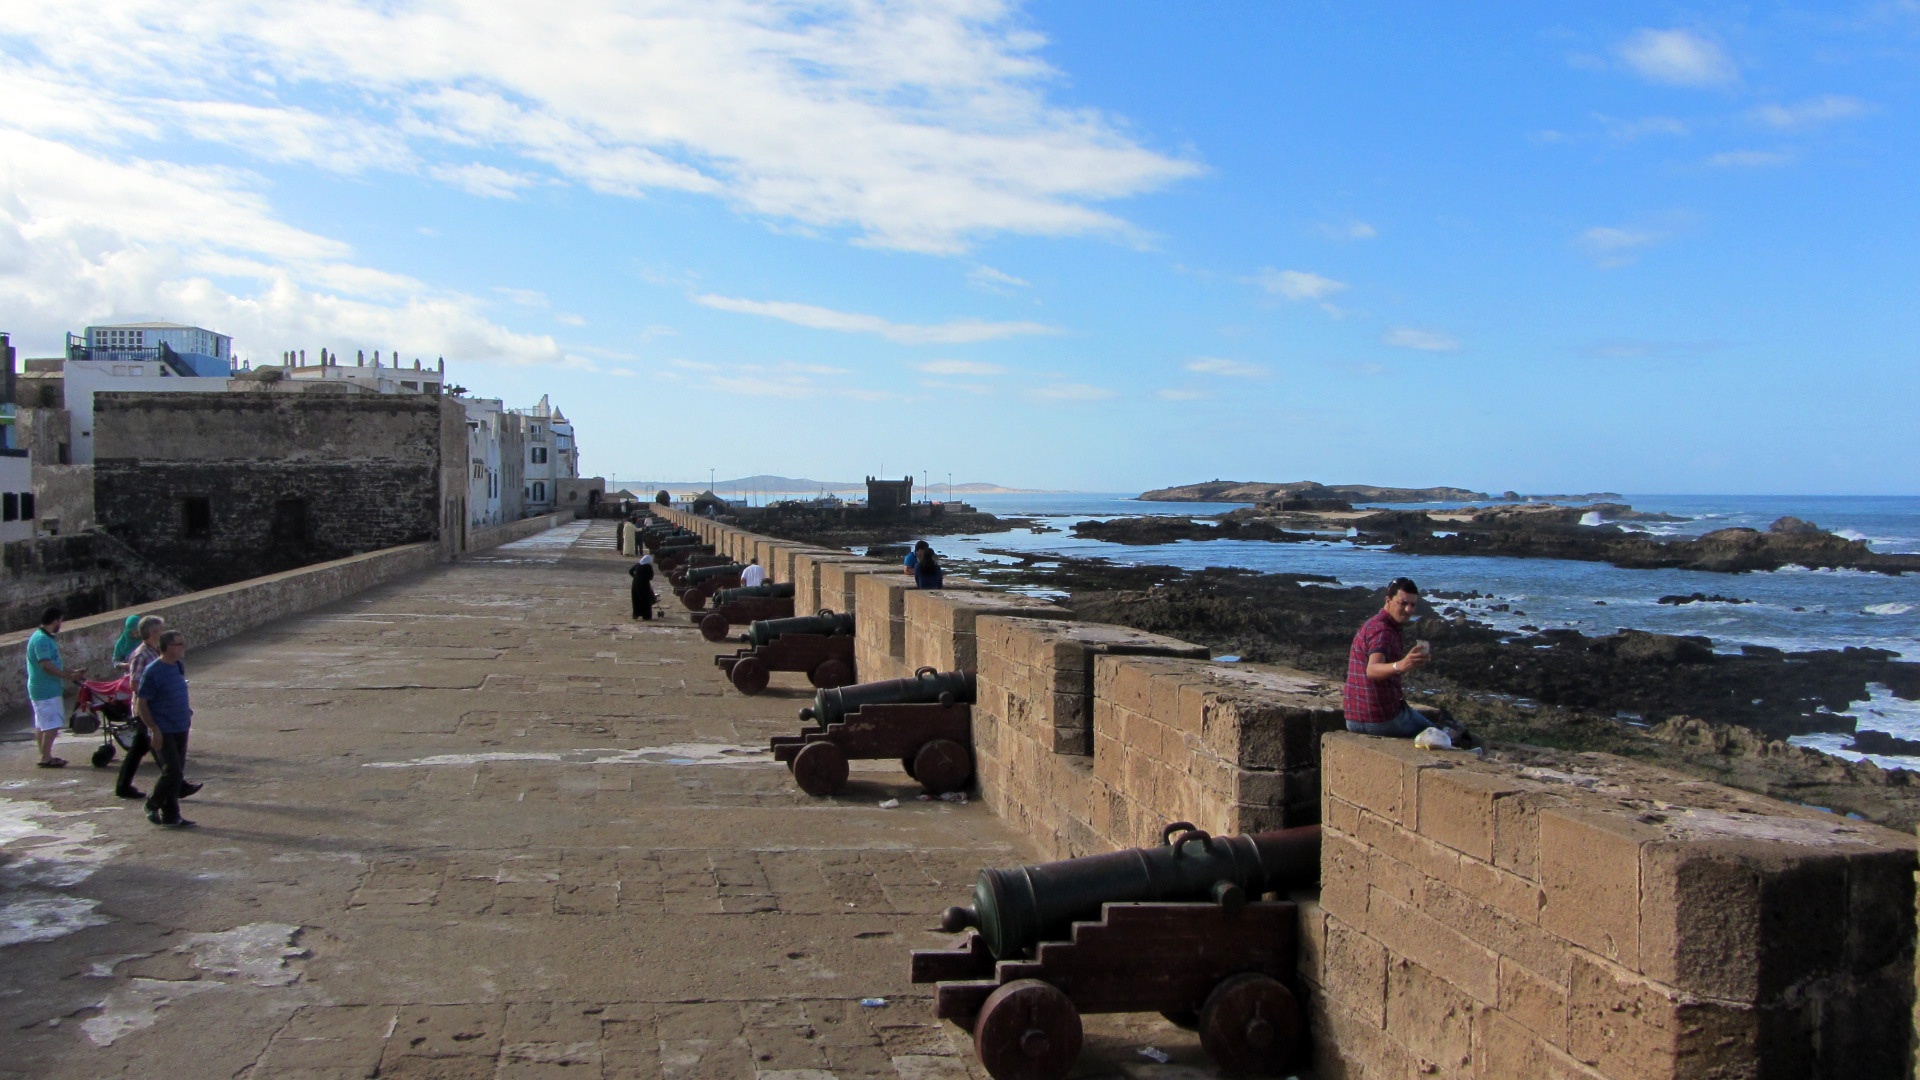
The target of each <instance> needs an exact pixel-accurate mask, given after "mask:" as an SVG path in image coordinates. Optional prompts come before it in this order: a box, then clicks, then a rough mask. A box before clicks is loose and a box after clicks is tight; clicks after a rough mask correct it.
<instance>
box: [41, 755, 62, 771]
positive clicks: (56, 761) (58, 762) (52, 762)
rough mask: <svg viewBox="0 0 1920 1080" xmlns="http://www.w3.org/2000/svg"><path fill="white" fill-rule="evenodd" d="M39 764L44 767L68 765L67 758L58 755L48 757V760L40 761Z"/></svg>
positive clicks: (58, 767) (51, 767)
mask: <svg viewBox="0 0 1920 1080" xmlns="http://www.w3.org/2000/svg"><path fill="white" fill-rule="evenodd" d="M39 765H40V767H41V768H43V769H64V768H66V767H67V759H66V758H57V757H56V758H48V759H47V760H45V761H42V762H40V763H39Z"/></svg>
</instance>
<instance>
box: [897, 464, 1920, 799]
mask: <svg viewBox="0 0 1920 1080" xmlns="http://www.w3.org/2000/svg"><path fill="white" fill-rule="evenodd" d="M936 497H937V495H936ZM965 501H966V502H968V503H970V504H972V505H974V506H976V507H978V508H980V509H981V510H985V511H988V512H990V513H993V514H996V515H999V516H1002V517H1006V516H1021V517H1032V518H1035V519H1036V520H1037V522H1038V524H1039V525H1041V526H1042V528H1043V529H1057V530H1059V531H1057V532H1049V531H1034V530H1028V529H1015V530H1012V531H1010V532H1003V533H989V534H982V535H979V536H971V535H969V536H964V537H957V536H945V537H938V538H936V539H935V540H934V546H935V550H937V551H939V552H940V553H941V554H942V555H943V556H945V557H946V558H947V559H948V560H949V561H957V562H959V563H962V564H966V563H972V564H975V565H976V566H979V567H980V568H981V569H982V570H986V571H987V572H988V573H987V576H989V577H990V576H991V570H990V568H991V567H992V566H993V565H996V564H1002V565H1004V564H1009V563H1012V562H1013V561H1014V560H1012V559H1009V558H1006V557H1003V556H998V555H991V554H988V553H987V552H986V551H985V550H983V549H988V548H994V549H1000V550H1005V551H1018V552H1023V553H1031V554H1035V555H1047V554H1053V555H1061V556H1071V557H1074V558H1102V559H1107V560H1110V561H1112V562H1115V563H1123V564H1130V565H1146V564H1160V565H1167V566H1177V567H1180V568H1183V569H1201V568H1204V567H1209V566H1220V567H1239V568H1244V569H1248V570H1257V571H1260V572H1263V573H1282V574H1320V575H1326V576H1329V577H1332V578H1335V579H1337V580H1338V581H1339V582H1340V583H1341V584H1343V585H1366V586H1380V585H1384V584H1385V583H1386V582H1387V581H1389V580H1391V579H1393V578H1395V577H1398V576H1401V575H1405V576H1407V577H1411V578H1413V579H1414V580H1415V581H1417V582H1419V584H1420V587H1421V589H1422V590H1424V591H1429V592H1445V593H1480V594H1483V595H1482V598H1481V599H1475V600H1466V601H1450V602H1449V603H1451V604H1454V605H1456V606H1459V607H1461V608H1463V609H1465V610H1466V611H1467V612H1468V613H1469V615H1470V617H1472V618H1474V619H1476V620H1478V621H1480V622H1483V623H1486V624H1488V625H1491V626H1494V627H1497V628H1500V629H1503V630H1511V631H1515V632H1519V631H1520V627H1522V626H1530V627H1537V628H1540V629H1557V628H1568V629H1574V630H1579V631H1581V632H1582V633H1585V634H1608V633H1612V632H1614V631H1615V630H1618V629H1621V628H1627V627H1631V628H1633V629H1637V630H1650V631H1654V632H1657V633H1663V634H1697V635H1704V636H1706V637H1708V638H1711V639H1712V640H1713V644H1714V648H1715V649H1716V650H1717V651H1720V652H1729V653H1734V652H1738V651H1739V650H1740V647H1741V646H1742V645H1770V646H1773V647H1775V648H1780V649H1785V650H1788V651H1803V650H1810V649H1840V648H1846V647H1848V646H1855V647H1866V648H1876V649H1887V650H1890V651H1892V652H1895V653H1899V654H1901V655H1902V656H1903V657H1904V658H1906V659H1920V576H1907V577H1893V576H1890V575H1886V574H1874V573H1867V572H1864V571H1857V570H1804V569H1800V568H1788V569H1784V570H1779V571H1774V572H1771V573H1768V572H1757V573H1747V574H1715V573H1708V572H1705V571H1696V570H1623V569H1620V568H1618V567H1615V566H1612V565H1609V564H1607V563H1595V562H1578V561H1571V560H1562V559H1514V558H1488V557H1463V556H1434V555H1400V554H1395V553H1393V552H1391V551H1387V550H1385V549H1384V548H1379V547H1371V546H1360V545H1355V544H1351V543H1348V542H1347V541H1346V540H1345V539H1344V538H1339V537H1330V538H1329V539H1328V540H1326V541H1324V542H1306V543H1268V542H1260V541H1235V540H1212V541H1193V540H1182V541H1178V542H1175V543H1172V544H1159V545H1152V546H1144V547H1142V546H1128V545H1123V544H1114V543H1108V542H1106V541H1101V540H1083V539H1079V538H1077V537H1075V536H1074V535H1073V534H1072V531H1071V530H1072V526H1073V524H1074V523H1075V522H1079V521H1084V520H1087V519H1089V518H1113V517H1120V516H1128V515H1143V514H1145V515H1175V516H1185V517H1193V518H1201V517H1205V516H1207V515H1211V514H1218V513H1223V512H1225V511H1228V510H1234V509H1239V508H1241V507H1242V506H1244V505H1245V504H1242V503H1149V502H1139V501H1136V500H1135V499H1134V498H1133V497H1132V495H1131V494H1101V493H1067V494H1036V495H1017V494H1009V495H974V496H968V497H966V499H965ZM1619 501H1622V502H1625V503H1628V504H1629V505H1631V506H1632V507H1633V508H1634V509H1636V510H1645V511H1660V512H1662V513H1666V514H1671V515H1674V516H1678V517H1683V518H1685V519H1686V520H1684V521H1680V522H1671V523H1669V522H1648V523H1625V524H1626V525H1627V527H1629V528H1635V529H1640V530H1643V531H1646V532H1649V533H1653V534H1655V535H1660V536H1697V535H1700V534H1701V533H1706V532H1710V531H1712V530H1714V529H1724V528H1730V527H1733V526H1748V527H1752V528H1758V529H1765V528H1766V527H1767V526H1768V525H1769V524H1771V523H1772V522H1773V521H1774V520H1776V519H1778V518H1780V517H1783V516H1787V515H1792V516H1794V517H1798V518H1802V519H1804V520H1806V521H1810V522H1813V523H1814V524H1816V525H1818V526H1820V527H1821V528H1823V529H1827V530H1830V531H1832V532H1834V533H1836V534H1838V535H1841V536H1846V537H1849V538H1851V539H1858V540H1865V541H1866V542H1867V543H1868V545H1869V546H1870V547H1871V548H1872V549H1873V550H1875V551H1880V552H1888V553H1896V552H1920V498H1913V497H1845V496H1788V495H1765V496H1746V495H1724V496H1717V495H1626V496H1623V497H1622V499H1621V500H1619ZM1369 505H1374V504H1369ZM1377 505H1383V506H1385V505H1392V506H1393V507H1394V508H1395V509H1446V508H1451V507H1454V506H1458V505H1460V504H1439V503H1421V504H1377ZM957 569H961V570H964V569H965V567H964V566H962V567H957ZM1696 592H1697V593H1705V594H1707V595H1709V596H1712V595H1716V594H1717V595H1720V596H1726V597H1732V598H1735V599H1739V600H1747V601H1751V602H1750V603H1744V604H1726V603H1693V604H1684V605H1665V604H1660V603H1657V601H1658V600H1659V598H1660V597H1662V596H1672V595H1679V596H1687V595H1691V594H1693V593H1696ZM1500 606H1505V607H1506V608H1507V610H1505V611H1499V610H1495V609H1496V608H1497V607H1500ZM1871 694H1872V696H1871V697H1870V698H1869V699H1864V700H1862V701H1859V702H1855V703H1854V704H1853V706H1852V707H1851V708H1850V709H1849V710H1848V712H1849V714H1850V715H1852V716H1854V717H1855V718H1856V720H1857V721H1858V724H1857V726H1858V727H1860V728H1861V729H1865V730H1874V731H1884V732H1887V733H1889V734H1892V735H1895V736H1898V737H1900V738H1904V739H1916V740H1920V702H1915V701H1905V700H1902V699H1900V698H1896V697H1894V696H1893V694H1892V693H1891V692H1890V691H1889V690H1888V689H1887V688H1886V687H1883V686H1879V685H1878V684H1876V685H1874V686H1873V687H1872V688H1871ZM1847 741H1848V740H1847V739H1846V737H1845V736H1840V735H1810V736H1802V737H1798V738H1796V739H1794V742H1795V743H1797V744H1800V745H1805V746H1812V747H1816V748H1818V749H1821V750H1825V751H1828V752H1830V753H1837V754H1839V755H1840V756H1842V757H1846V758H1849V759H1853V760H1860V759H1862V758H1863V757H1870V758H1871V759H1872V760H1874V761H1876V762H1879V763H1880V764H1881V765H1883V766H1887V767H1895V768H1910V769H1920V757H1904V756H1899V755H1861V754H1856V753H1852V752H1848V751H1842V750H1841V749H1840V748H1841V747H1842V746H1844V745H1846V743H1847Z"/></svg>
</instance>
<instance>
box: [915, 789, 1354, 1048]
mask: <svg viewBox="0 0 1920 1080" xmlns="http://www.w3.org/2000/svg"><path fill="white" fill-rule="evenodd" d="M1176 834H1177V835H1176ZM1162 837H1163V841H1164V843H1163V844H1162V846H1160V847H1158V848H1136V849H1130V850H1127V851H1120V852H1112V853H1110V854H1106V855H1094V856H1088V857H1086V858H1082V859H1069V860H1065V861H1062V862H1057V863H1047V864H1042V865H1040V866H1033V867H1023V868H1021V869H1019V870H1013V871H1006V870H984V871H982V872H981V875H980V882H979V884H978V885H977V886H976V887H975V890H974V898H975V906H974V907H973V908H971V909H968V908H952V909H949V910H948V912H947V913H946V915H945V917H943V919H942V926H943V927H944V928H945V929H948V930H951V931H958V930H962V929H965V928H966V927H968V926H975V927H978V929H977V930H976V931H974V932H972V933H969V934H968V936H967V938H966V939H965V940H964V941H963V942H962V943H961V944H960V946H959V947H958V948H954V949H929V950H916V951H915V952H914V953H913V959H912V965H913V966H912V978H913V981H914V982H916V983H934V984H936V986H935V988H934V1015H935V1016H936V1017H938V1018H939V1019H942V1020H949V1021H952V1022H953V1023H955V1024H957V1025H959V1026H960V1027H962V1028H964V1029H966V1030H967V1031H968V1032H970V1033H971V1034H972V1036H973V1045H974V1050H975V1051H976V1052H977V1053H978V1054H979V1056H980V1062H981V1064H983V1065H984V1066H986V1069H987V1072H988V1073H989V1074H990V1075H991V1076H993V1077H994V1080H1062V1078H1064V1077H1065V1076H1067V1074H1068V1073H1069V1072H1070V1071H1071V1070H1072V1068H1073V1065H1074V1062H1075V1060H1076V1059H1078V1058H1079V1056H1080V1049H1081V1045H1082V1040H1083V1034H1082V1029H1081V1024H1080V1017H1081V1016H1082V1015H1085V1014H1092V1013H1118V1012H1158V1013H1161V1014H1162V1015H1164V1016H1166V1017H1167V1019H1169V1020H1172V1021H1173V1022H1174V1023H1176V1024H1180V1025H1181V1026H1183V1027H1190V1028H1197V1029H1198V1030H1199V1033H1200V1045H1201V1048H1202V1049H1203V1050H1204V1051H1205V1052H1206V1054H1207V1056H1209V1057H1211V1058H1212V1059H1213V1060H1214V1062H1215V1063H1217V1064H1218V1065H1219V1066H1220V1067H1221V1068H1222V1069H1223V1070H1225V1071H1227V1072H1230V1073H1254V1074H1267V1075H1284V1074H1285V1073H1286V1072H1288V1071H1290V1070H1294V1069H1297V1068H1299V1067H1301V1066H1302V1065H1304V1064H1305V1062H1306V1059H1307V1056H1308V1042H1307V1035H1306V1021H1305V1013H1304V1010H1303V1009H1302V1007H1301V998H1300V993H1299V989H1298V983H1297V977H1296V974H1295V971H1296V958H1297V954H1298V937H1299V912H1298V910H1297V908H1296V907H1295V905H1293V904H1292V903H1289V902H1286V901H1282V900H1257V899H1256V900H1249V899H1248V898H1249V897H1250V896H1255V897H1257V896H1260V895H1262V894H1265V893H1270V892H1277V891H1279V890H1282V889H1285V888H1289V887H1292V886H1293V885H1297V884H1310V883H1311V882H1312V881H1315V880H1318V876H1319V865H1318V862H1319V846H1320V845H1319V828H1318V826H1308V827H1306V828H1303V829H1287V830H1281V831H1278V832H1272V833H1259V834H1255V835H1253V836H1238V837H1210V836H1208V835H1207V834H1206V833H1204V832H1201V831H1199V830H1197V829H1194V828H1193V827H1192V826H1191V825H1190V824H1188V823H1187V822H1176V823H1174V824H1172V825H1169V826H1167V828H1166V830H1165V831H1164V832H1163V833H1162ZM1196 892H1197V893H1198V894H1199V895H1204V896H1206V897H1207V899H1196V898H1194V897H1195V894H1196ZM1101 896H1112V897H1118V898H1119V899H1114V900H1108V901H1106V902H1098V906H1097V911H1096V910H1090V909H1089V904H1090V903H1095V902H1097V901H1095V900H1093V899H1092V898H1097V897H1101ZM1062 920H1066V921H1064V922H1063V921H1062Z"/></svg>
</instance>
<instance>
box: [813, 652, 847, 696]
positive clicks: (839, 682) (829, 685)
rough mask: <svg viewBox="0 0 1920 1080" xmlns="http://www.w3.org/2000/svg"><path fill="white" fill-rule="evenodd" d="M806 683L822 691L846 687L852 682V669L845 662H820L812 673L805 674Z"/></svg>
mask: <svg viewBox="0 0 1920 1080" xmlns="http://www.w3.org/2000/svg"><path fill="white" fill-rule="evenodd" d="M807 681H808V682H810V683H812V684H813V685H815V686H817V687H819V688H820V689H822V690H832V689H833V688H834V687H837V686H846V685H847V684H848V683H851V682H852V681H853V668H851V667H849V666H848V665H847V662H846V661H845V660H840V659H833V660H822V661H820V663H819V664H818V665H816V666H815V667H814V669H813V670H812V671H809V672H807Z"/></svg>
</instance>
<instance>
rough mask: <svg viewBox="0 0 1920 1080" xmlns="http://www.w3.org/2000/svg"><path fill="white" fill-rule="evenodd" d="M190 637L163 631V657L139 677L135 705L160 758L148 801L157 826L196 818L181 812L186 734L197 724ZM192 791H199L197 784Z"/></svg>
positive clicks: (181, 823) (179, 825) (186, 824)
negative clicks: (191, 697) (190, 694)
mask: <svg viewBox="0 0 1920 1080" xmlns="http://www.w3.org/2000/svg"><path fill="white" fill-rule="evenodd" d="M186 656H187V638H186V635H184V634H182V633H181V632H180V631H178V630H168V631H165V632H163V633H162V634H161V635H160V658H159V659H158V660H155V661H154V662H153V663H151V664H148V665H147V670H146V671H145V672H143V673H142V674H141V677H140V691H139V693H138V694H136V695H135V697H134V699H133V700H134V703H135V705H136V706H137V708H138V709H139V711H140V722H141V723H142V724H145V725H146V728H147V733H148V735H149V736H150V737H151V738H152V740H153V756H154V757H156V758H158V759H159V760H160V780H159V782H158V783H156V784H154V785H153V796H152V797H151V798H149V799H148V800H147V820H148V821H151V822H153V823H154V824H155V825H165V826H167V827H169V828H174V829H186V828H191V827H192V826H193V822H191V821H188V820H187V819H186V818H183V817H181V816H180V799H181V797H182V796H183V795H189V794H192V792H190V791H188V790H186V788H187V782H186V771H187V736H188V734H189V733H190V732H191V731H192V728H193V706H192V705H191V704H190V703H189V702H188V700H187V665H186V663H185V660H186ZM194 790H198V787H197V786H195V788H194Z"/></svg>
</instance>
